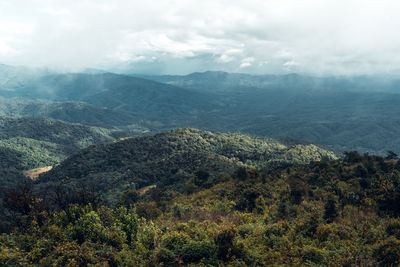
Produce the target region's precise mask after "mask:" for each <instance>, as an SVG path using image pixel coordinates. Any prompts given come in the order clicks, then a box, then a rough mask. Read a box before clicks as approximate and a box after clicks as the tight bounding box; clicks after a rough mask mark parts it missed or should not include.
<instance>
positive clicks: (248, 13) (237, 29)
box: [0, 0, 400, 74]
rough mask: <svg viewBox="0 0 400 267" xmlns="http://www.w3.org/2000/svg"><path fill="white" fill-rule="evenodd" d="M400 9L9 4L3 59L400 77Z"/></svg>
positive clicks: (210, 3)
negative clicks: (393, 74) (395, 74)
mask: <svg viewBox="0 0 400 267" xmlns="http://www.w3.org/2000/svg"><path fill="white" fill-rule="evenodd" d="M399 13H400V2H398V1H394V0H393V1H390V0H381V1H369V0H362V1H361V0H352V1H348V0H347V1H344V0H336V1H328V0H273V1H272V0H247V1H238V0H236V1H235V0H229V1H228V0H202V1H198V0H162V1H161V0H154V1H130V0H113V1H108V0H107V1H106V0H81V1H65V0H31V1H26V0H2V1H0V62H3V63H8V64H20V65H30V66H52V67H60V68H66V69H77V68H86V67H97V68H108V69H110V68H112V69H117V70H130V71H133V72H143V73H171V74H173V73H179V74H183V73H189V72H192V71H204V70H225V71H233V72H248V73H287V72H301V73H312V74H371V73H398V72H399V70H400V35H399V34H398V33H397V31H398V28H399V26H400V16H399V15H398V14H399Z"/></svg>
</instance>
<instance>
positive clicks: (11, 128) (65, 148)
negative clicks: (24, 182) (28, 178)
mask: <svg viewBox="0 0 400 267" xmlns="http://www.w3.org/2000/svg"><path fill="white" fill-rule="evenodd" d="M129 134H130V133H126V132H122V131H121V130H118V129H114V128H101V127H94V126H86V125H82V124H73V123H67V122H63V121H58V120H53V119H40V118H10V117H1V116H0V157H1V166H0V169H1V170H0V172H1V176H0V194H1V191H2V189H3V188H4V187H6V186H7V185H12V184H15V182H17V180H19V178H18V177H20V176H21V175H20V174H19V173H21V172H22V171H23V170H26V169H31V168H38V167H44V166H48V165H54V164H58V163H59V162H60V161H61V160H63V159H65V158H66V157H67V156H69V155H70V154H72V153H74V152H77V151H78V150H80V149H82V148H85V147H87V146H89V145H92V144H97V143H103V142H110V141H112V140H115V139H116V138H119V137H121V136H126V135H129ZM14 178H15V179H14ZM14 180H15V181H14ZM5 181H8V182H5ZM13 181H14V182H13Z"/></svg>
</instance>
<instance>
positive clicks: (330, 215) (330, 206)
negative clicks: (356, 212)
mask: <svg viewBox="0 0 400 267" xmlns="http://www.w3.org/2000/svg"><path fill="white" fill-rule="evenodd" d="M338 215H339V214H338V212H337V208H336V200H335V199H334V197H333V196H331V195H330V196H329V197H328V200H327V201H326V203H325V213H324V219H325V220H326V221H327V222H328V223H331V222H333V221H334V220H335V219H336V217H337V216H338Z"/></svg>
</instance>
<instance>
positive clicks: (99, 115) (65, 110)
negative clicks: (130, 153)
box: [0, 97, 146, 132]
mask: <svg viewBox="0 0 400 267" xmlns="http://www.w3.org/2000/svg"><path fill="white" fill-rule="evenodd" d="M0 115H3V116H13V117H28V118H52V119H56V120H62V121H66V122H72V123H85V124H90V125H97V126H104V127H106V126H110V125H116V126H126V125H130V128H132V129H134V128H135V127H136V128H137V129H138V132H143V131H146V129H145V128H144V127H141V126H139V124H142V118H141V117H140V116H138V115H135V114H133V113H129V112H123V111H115V110H111V109H108V108H105V107H97V106H93V105H90V104H86V103H83V102H51V101H45V100H40V99H29V98H4V97H0Z"/></svg>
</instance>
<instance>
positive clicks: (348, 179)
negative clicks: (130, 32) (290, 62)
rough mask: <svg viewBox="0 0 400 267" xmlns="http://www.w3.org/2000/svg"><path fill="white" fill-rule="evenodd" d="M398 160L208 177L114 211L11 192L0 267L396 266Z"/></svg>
mask: <svg viewBox="0 0 400 267" xmlns="http://www.w3.org/2000/svg"><path fill="white" fill-rule="evenodd" d="M159 137H160V138H161V137H162V136H159ZM173 142H174V141H173V140H171V143H173ZM396 157H397V156H396V155H395V154H393V153H390V154H389V155H388V157H387V158H382V157H378V156H369V155H359V154H358V153H357V152H348V153H346V154H345V157H344V159H343V160H323V161H320V162H313V163H310V164H308V165H291V166H285V167H277V168H274V169H271V168H269V169H268V170H267V171H261V172H258V171H256V170H253V169H248V168H243V167H239V168H237V169H236V170H235V171H233V173H232V174H230V175H229V174H219V175H214V174H212V173H209V172H207V171H204V170H201V171H197V172H195V173H193V180H192V183H193V186H192V187H190V188H189V187H186V189H187V190H185V191H184V192H177V191H175V190H173V189H167V188H160V187H150V188H148V190H135V189H127V190H126V191H125V192H124V193H123V194H122V195H120V196H119V201H117V203H116V204H115V205H113V206H104V205H103V204H102V203H103V202H102V200H101V198H100V197H99V195H98V194H97V192H95V191H85V190H82V188H75V191H65V192H68V194H65V193H64V194H60V192H63V191H62V190H63V184H60V186H59V187H58V188H56V189H55V191H54V193H55V196H57V197H55V198H53V199H41V198H38V197H37V196H35V195H33V194H32V190H31V189H30V188H29V187H24V188H18V189H16V190H9V191H7V192H6V193H5V195H4V197H3V201H4V206H5V210H4V211H5V214H6V215H9V216H10V218H11V220H10V221H9V224H8V225H2V227H3V229H8V231H11V232H10V233H5V234H3V235H1V236H0V244H1V245H0V261H1V262H2V263H3V264H5V265H9V266H12V265H31V266H32V265H33V266H35V265H49V264H55V265H60V266H61V265H69V266H83V265H88V264H98V265H103V266H268V265H272V266H361V265H362V266H397V265H398V264H399V263H400V253H399V251H400V218H399V215H400V208H399V206H398V203H399V201H400V164H399V162H398V160H397V159H396ZM210 182H211V183H210ZM57 192H58V194H57ZM48 193H52V192H50V191H49V192H48ZM11 229H12V230H11Z"/></svg>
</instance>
